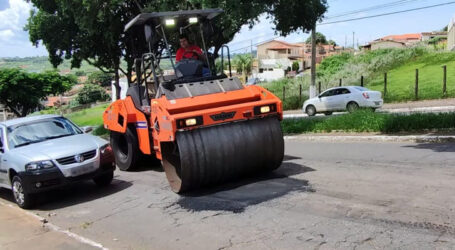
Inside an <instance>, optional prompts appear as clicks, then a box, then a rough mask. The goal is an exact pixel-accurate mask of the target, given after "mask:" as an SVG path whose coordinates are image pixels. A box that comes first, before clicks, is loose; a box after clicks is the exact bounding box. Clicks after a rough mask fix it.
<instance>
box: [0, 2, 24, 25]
mask: <svg viewBox="0 0 455 250" xmlns="http://www.w3.org/2000/svg"><path fill="white" fill-rule="evenodd" d="M9 6H10V7H9V8H8V9H5V10H2V11H0V30H6V29H10V30H13V31H22V28H23V26H24V24H25V23H26V21H27V18H28V16H29V14H30V10H31V8H32V6H31V5H30V4H29V3H26V2H25V1H23V0H9Z"/></svg>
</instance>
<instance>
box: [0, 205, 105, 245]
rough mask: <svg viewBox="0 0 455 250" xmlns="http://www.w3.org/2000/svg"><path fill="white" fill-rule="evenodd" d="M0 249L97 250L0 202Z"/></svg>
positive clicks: (16, 208) (18, 209) (24, 212)
mask: <svg viewBox="0 0 455 250" xmlns="http://www.w3.org/2000/svg"><path fill="white" fill-rule="evenodd" d="M0 248H1V249H35V250H40V249H43V250H52V249H67V250H69V249H99V248H97V247H95V246H91V245H88V244H85V243H82V241H78V240H76V239H75V238H72V237H70V236H68V235H66V234H65V233H64V232H60V231H56V230H54V229H52V226H51V227H48V226H45V224H44V223H43V222H42V221H40V219H39V218H38V217H37V216H34V215H33V214H31V213H30V212H28V211H25V210H21V209H20V208H18V207H15V206H14V205H10V204H5V203H1V202H0Z"/></svg>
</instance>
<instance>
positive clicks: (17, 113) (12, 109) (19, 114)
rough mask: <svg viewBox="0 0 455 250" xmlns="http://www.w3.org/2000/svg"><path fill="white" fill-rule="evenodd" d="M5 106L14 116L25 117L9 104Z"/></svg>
mask: <svg viewBox="0 0 455 250" xmlns="http://www.w3.org/2000/svg"><path fill="white" fill-rule="evenodd" d="M5 105H6V106H7V107H8V108H9V109H10V110H11V111H12V112H13V113H14V114H15V115H17V116H18V117H24V116H25V115H24V116H22V114H21V113H20V112H19V111H18V110H17V109H16V108H14V107H13V106H12V105H11V104H9V103H5Z"/></svg>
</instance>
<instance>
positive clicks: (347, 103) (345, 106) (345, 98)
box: [303, 86, 384, 116]
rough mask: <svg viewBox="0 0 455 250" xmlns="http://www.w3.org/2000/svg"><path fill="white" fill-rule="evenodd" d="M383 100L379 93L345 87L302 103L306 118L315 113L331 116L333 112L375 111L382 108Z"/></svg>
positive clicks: (361, 88)
mask: <svg viewBox="0 0 455 250" xmlns="http://www.w3.org/2000/svg"><path fill="white" fill-rule="evenodd" d="M383 103H384V100H382V94H381V92H379V91H371V90H369V89H367V88H364V87H359V86H346V87H337V88H331V89H328V90H326V91H324V92H323V93H322V94H320V95H319V96H317V97H315V98H311V99H309V100H307V101H305V103H303V112H305V113H307V114H308V116H314V115H316V114H317V113H324V114H326V115H331V114H332V113H333V112H342V111H346V110H347V111H349V112H353V111H354V110H356V109H358V108H359V107H360V108H371V109H373V110H376V109H378V108H381V107H382V104H383Z"/></svg>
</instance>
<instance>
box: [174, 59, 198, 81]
mask: <svg viewBox="0 0 455 250" xmlns="http://www.w3.org/2000/svg"><path fill="white" fill-rule="evenodd" d="M203 67H204V63H203V62H201V61H199V60H189V59H182V60H181V61H180V62H178V63H177V64H176V65H175V70H176V73H177V77H178V78H184V79H191V78H195V77H202V68H203Z"/></svg>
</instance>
